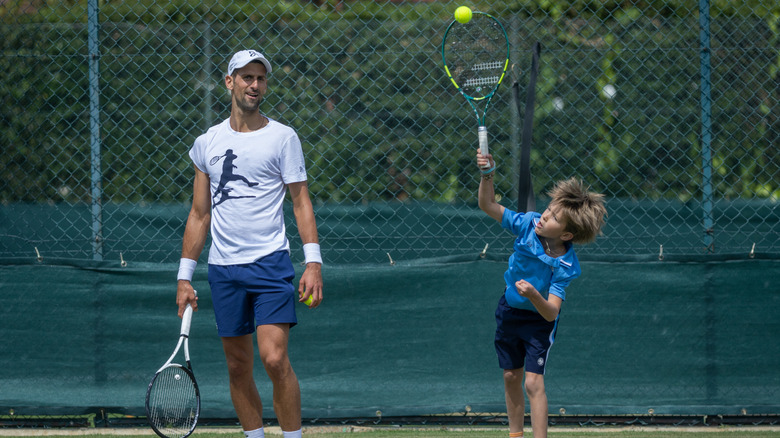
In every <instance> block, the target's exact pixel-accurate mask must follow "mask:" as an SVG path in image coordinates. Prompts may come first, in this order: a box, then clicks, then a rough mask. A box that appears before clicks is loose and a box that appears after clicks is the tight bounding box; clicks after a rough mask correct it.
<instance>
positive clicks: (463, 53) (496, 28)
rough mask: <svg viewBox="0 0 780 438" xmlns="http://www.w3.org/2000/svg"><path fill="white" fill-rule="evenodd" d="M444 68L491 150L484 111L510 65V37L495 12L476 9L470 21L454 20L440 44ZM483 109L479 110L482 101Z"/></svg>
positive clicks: (481, 141)
mask: <svg viewBox="0 0 780 438" xmlns="http://www.w3.org/2000/svg"><path fill="white" fill-rule="evenodd" d="M441 57H442V62H443V63H444V70H445V71H446V72H447V76H449V78H450V80H451V81H452V83H453V84H454V85H455V88H457V90H458V91H459V92H460V94H461V95H462V96H463V97H465V98H466V100H467V101H468V103H469V104H470V105H471V107H472V108H473V109H474V115H475V116H476V117H477V123H478V126H479V127H478V129H477V136H478V138H479V148H480V151H481V152H482V155H487V154H488V133H487V128H486V127H485V114H486V113H487V110H488V107H489V106H490V101H491V100H492V99H493V96H494V95H495V93H496V91H498V87H499V86H501V81H503V80H504V76H506V71H507V68H508V67H509V40H508V39H507V36H506V31H505V30H504V26H502V25H501V23H500V22H499V21H498V20H496V19H495V18H494V17H493V16H492V15H490V14H486V13H484V12H478V11H474V13H473V15H472V18H471V20H470V21H469V22H467V23H459V22H458V21H455V20H453V21H452V23H450V25H449V26H448V27H447V31H446V32H445V33H444V40H443V41H442V44H441ZM481 101H484V103H485V105H484V110H483V111H482V114H480V112H479V105H478V104H479V103H480V102H481Z"/></svg>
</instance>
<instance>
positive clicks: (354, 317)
mask: <svg viewBox="0 0 780 438" xmlns="http://www.w3.org/2000/svg"><path fill="white" fill-rule="evenodd" d="M505 263H506V262H505V260H504V257H503V256H493V255H491V254H488V255H487V256H486V257H485V258H481V257H480V256H479V254H478V253H474V254H471V255H464V256H460V257H456V256H453V257H449V258H441V259H427V260H426V259H421V260H417V261H414V262H396V263H395V264H394V265H391V264H390V263H389V262H388V263H386V264H382V265H380V264H370V265H342V266H328V265H326V266H325V269H324V275H325V277H324V280H325V284H326V289H325V291H326V299H325V302H324V303H323V305H322V306H321V307H320V308H318V309H315V310H309V309H308V308H306V307H304V306H302V305H301V306H299V307H298V315H299V319H300V324H299V325H298V326H297V327H295V328H294V329H293V330H292V335H291V337H292V339H291V345H290V348H291V357H292V361H293V364H294V367H295V370H296V372H297V374H298V377H299V379H300V383H301V389H302V392H303V415H304V416H305V417H307V418H322V417H353V416H358V417H373V416H375V415H376V413H377V411H381V413H382V415H385V416H396V415H430V414H440V413H452V412H465V411H466V410H467V409H470V410H471V411H472V412H504V405H503V386H502V377H501V371H500V370H499V368H498V365H497V362H496V359H495V353H494V350H493V346H492V339H493V334H494V328H495V321H494V317H493V312H494V310H495V304H496V302H497V300H498V297H499V296H500V294H501V292H502V272H503V270H504V269H505ZM175 270H176V265H174V264H149V263H130V264H129V265H128V266H127V267H121V266H120V264H119V262H113V261H112V262H92V261H72V260H44V261H43V262H37V261H36V260H35V259H34V258H30V259H24V260H12V259H6V260H3V262H2V264H1V265H0V289H1V290H2V291H3V293H2V294H0V321H2V325H0V336H1V337H2V339H3V354H2V355H1V356H0V368H2V369H3V373H2V374H1V375H0V394H1V396H0V409H1V410H2V411H3V412H7V411H8V410H9V409H14V411H15V412H16V414H17V415H32V414H51V413H63V412H68V413H74V412H80V411H81V410H83V409H84V408H87V407H90V408H94V407H102V408H106V409H107V410H108V411H109V412H121V413H126V414H130V415H142V414H143V402H144V395H145V390H146V385H147V383H148V380H149V379H150V377H151V375H152V374H153V373H154V371H155V370H156V369H157V367H159V366H160V365H161V363H162V362H163V361H164V360H165V359H166V358H167V356H168V355H169V354H170V352H171V350H172V348H173V346H174V344H175V340H176V336H177V334H178V328H179V319H178V318H177V317H176V314H175V311H176V308H175V305H174V296H175V289H174V287H175V282H174V281H173V277H174V273H175ZM583 271H584V274H583V276H582V278H581V279H580V280H578V281H576V282H574V283H573V284H572V285H571V286H570V290H569V291H568V293H567V297H568V299H567V301H566V303H565V304H564V307H563V311H562V315H561V323H560V329H559V332H558V339H557V341H556V344H555V345H554V347H553V350H552V353H551V359H550V362H549V368H548V373H547V378H546V383H547V390H548V395H549V402H550V411H551V412H552V413H561V412H565V413H566V414H568V415H579V414H582V415H602V414H603V415H621V414H639V415H646V414H648V413H649V412H651V411H650V410H651V409H652V410H653V411H652V412H654V413H655V414H658V415H663V414H674V415H680V414H704V415H712V414H726V415H739V414H741V413H749V414H761V413H777V412H780V381H779V380H778V379H777V370H778V369H780V343H778V342H777V339H778V338H779V337H780V322H778V319H777V309H778V308H780V293H778V287H777V283H776V280H777V278H780V260H778V259H776V258H775V259H772V258H768V257H764V256H761V255H759V256H758V257H756V258H753V259H751V258H749V257H748V256H747V255H742V256H739V257H727V256H720V257H717V258H708V257H700V258H689V259H688V260H674V258H673V257H670V258H667V259H665V260H663V261H659V260H658V259H657V257H655V258H654V257H647V258H645V259H644V260H639V259H636V258H635V260H633V261H619V260H612V261H584V262H583ZM205 274H206V273H205V268H203V267H200V268H198V271H197V273H196V276H195V280H194V281H195V286H196V288H198V289H199V290H200V292H201V293H200V301H199V303H200V307H201V310H200V311H199V312H197V313H196V314H195V318H194V321H193V329H192V332H191V341H190V345H191V350H192V360H193V366H194V368H195V372H196V374H197V377H198V379H199V381H200V383H201V389H202V396H203V415H204V416H206V417H221V418H225V417H227V418H232V417H233V416H234V415H235V414H234V413H233V412H232V406H231V403H230V397H229V394H228V389H227V380H226V370H225V365H224V358H223V354H222V350H221V344H220V341H219V338H218V337H217V335H216V330H215V327H214V317H213V313H212V310H211V305H210V304H211V302H210V295H209V292H208V283H207V281H206V278H205V277H206V275H205ZM261 368H262V367H259V366H258V372H257V379H258V382H259V386H260V389H261V394H262V395H263V396H264V397H265V399H266V400H270V385H269V383H268V379H267V377H265V376H264V375H263V373H262V371H261ZM266 406H269V407H268V408H267V410H268V411H269V412H267V414H268V416H270V415H272V413H271V412H270V403H267V404H266ZM467 406H468V407H469V408H467ZM743 409H744V411H743Z"/></svg>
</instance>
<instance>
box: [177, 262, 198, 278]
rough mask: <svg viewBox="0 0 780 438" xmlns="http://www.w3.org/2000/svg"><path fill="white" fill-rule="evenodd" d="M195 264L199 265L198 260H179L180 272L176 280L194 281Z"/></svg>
mask: <svg viewBox="0 0 780 438" xmlns="http://www.w3.org/2000/svg"><path fill="white" fill-rule="evenodd" d="M195 266H198V262H197V260H192V259H185V258H183V257H182V259H181V260H179V274H178V275H177V276H176V280H187V281H192V274H194V273H195Z"/></svg>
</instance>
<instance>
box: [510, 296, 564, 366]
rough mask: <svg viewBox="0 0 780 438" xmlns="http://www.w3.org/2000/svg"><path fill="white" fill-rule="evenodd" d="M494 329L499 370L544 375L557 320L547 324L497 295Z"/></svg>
mask: <svg viewBox="0 0 780 438" xmlns="http://www.w3.org/2000/svg"><path fill="white" fill-rule="evenodd" d="M496 325H497V327H496V340H495V346H496V354H498V365H499V366H500V367H501V369H504V370H514V369H519V368H525V370H526V371H528V372H532V373H536V374H542V375H544V369H545V366H546V365H547V355H548V354H549V353H550V347H552V344H553V342H554V341H555V332H556V330H557V328H558V319H557V318H556V319H555V321H552V322H550V321H547V320H545V319H544V318H543V317H542V315H540V314H538V313H536V312H533V311H531V310H524V309H516V308H514V307H510V306H509V305H508V304H507V303H506V299H505V298H504V295H501V299H500V300H498V307H497V308H496Z"/></svg>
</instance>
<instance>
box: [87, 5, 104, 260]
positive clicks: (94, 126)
mask: <svg viewBox="0 0 780 438" xmlns="http://www.w3.org/2000/svg"><path fill="white" fill-rule="evenodd" d="M87 22H88V24H87V29H88V34H89V36H88V39H89V130H90V149H91V153H90V162H91V167H92V169H91V183H90V187H91V194H92V258H93V259H94V260H103V205H102V198H103V186H102V179H103V173H102V171H101V165H100V161H101V160H100V158H101V153H100V146H101V145H100V81H99V78H100V69H99V67H100V54H99V48H98V30H99V20H98V0H89V2H88V4H87Z"/></svg>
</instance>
